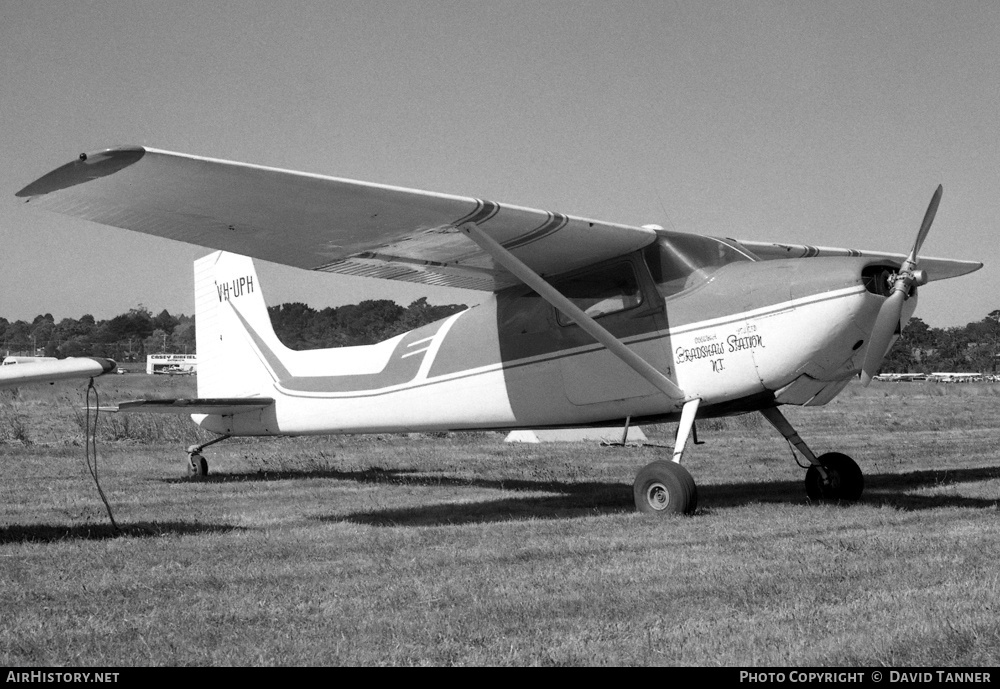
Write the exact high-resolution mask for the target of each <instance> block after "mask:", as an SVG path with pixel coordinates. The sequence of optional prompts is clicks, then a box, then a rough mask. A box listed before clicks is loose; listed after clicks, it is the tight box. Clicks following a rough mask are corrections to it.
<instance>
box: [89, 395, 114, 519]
mask: <svg viewBox="0 0 1000 689" xmlns="http://www.w3.org/2000/svg"><path fill="white" fill-rule="evenodd" d="M91 391H93V392H94V425H93V432H91V425H90V392H91ZM100 409H101V398H100V396H99V395H98V394H97V388H95V387H94V379H93V378H91V379H90V383H89V384H88V385H87V430H86V436H85V443H84V444H85V448H86V450H85V452H84V454H85V456H86V458H87V470H88V471H89V472H90V475H91V476H93V477H94V485H95V486H97V493H98V494H99V495H100V496H101V501H103V502H104V507H105V509H107V511H108V518H109V519H110V520H111V526H113V527H115V531H117V532H118V533H121V528H120V527H119V526H118V522H116V521H115V515H114V514H113V513H112V512H111V504H110V503H109V502H108V499H107V498H106V497H105V495H104V491H103V490H102V489H101V482H100V480H98V478H97V418H98V415H99V414H100ZM91 449H93V451H94V461H93V463H91V461H90V451H91Z"/></svg>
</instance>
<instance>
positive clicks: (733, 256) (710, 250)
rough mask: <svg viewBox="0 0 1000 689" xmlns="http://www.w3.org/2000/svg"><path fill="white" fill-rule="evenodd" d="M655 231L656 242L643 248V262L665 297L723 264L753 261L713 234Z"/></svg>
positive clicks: (691, 283)
mask: <svg viewBox="0 0 1000 689" xmlns="http://www.w3.org/2000/svg"><path fill="white" fill-rule="evenodd" d="M658 234H659V235H660V237H659V238H658V239H657V240H656V243H655V244H653V245H651V246H650V247H649V248H648V249H647V250H646V262H647V263H648V264H649V271H650V273H652V275H653V280H654V281H655V282H656V288H657V289H658V290H659V291H660V294H661V295H663V297H664V298H666V297H670V296H673V295H675V294H677V293H678V292H682V291H684V290H686V289H688V288H689V287H693V286H694V285H696V284H698V283H700V282H703V281H704V280H706V279H708V277H709V276H710V275H712V273H714V272H715V271H717V270H718V269H719V268H721V267H722V266H724V265H727V264H729V263H735V262H736V261H752V260H753V259H752V258H751V257H750V255H749V254H748V253H744V252H743V251H740V250H739V249H736V248H734V247H732V246H730V245H729V244H727V243H725V242H723V241H722V240H720V239H716V238H715V237H705V236H703V235H697V234H681V233H679V232H667V233H658Z"/></svg>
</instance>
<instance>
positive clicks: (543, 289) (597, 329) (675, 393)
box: [458, 222, 686, 401]
mask: <svg viewBox="0 0 1000 689" xmlns="http://www.w3.org/2000/svg"><path fill="white" fill-rule="evenodd" d="M458 229H459V230H461V231H462V232H464V233H465V234H466V235H468V237H469V239H471V240H472V241H474V242H475V243H476V244H478V245H479V248H481V249H482V250H483V251H485V252H486V253H487V254H489V255H490V256H492V257H493V259H494V260H495V261H496V262H497V263H499V264H500V265H502V266H503V267H504V268H506V269H507V270H509V271H510V272H511V274H513V275H515V276H516V277H517V278H518V279H519V280H521V281H522V282H523V283H524V284H526V285H527V286H528V287H530V288H531V289H533V290H535V291H536V292H537V293H538V294H539V296H541V297H542V299H544V300H545V301H547V302H549V303H550V304H552V306H554V307H555V308H557V309H559V311H561V312H562V313H564V314H565V315H566V317H567V318H569V319H571V320H572V321H573V322H574V323H576V324H577V325H579V326H580V328H582V329H583V331H584V332H586V333H587V334H588V335H590V336H591V337H593V338H594V339H595V340H597V341H598V342H600V343H601V344H602V345H604V346H605V347H607V348H608V351H609V352H611V353H612V354H614V355H615V356H617V357H618V358H619V359H621V360H622V361H623V362H625V363H626V364H627V365H628V366H629V367H631V368H632V370H634V371H635V372H636V373H638V374H639V375H640V376H642V377H643V378H645V379H646V380H648V381H649V382H650V383H651V384H652V385H653V386H654V387H655V388H656V389H657V390H659V391H660V392H662V393H663V394H664V395H666V396H667V397H669V398H670V399H672V400H676V401H681V400H683V399H685V398H686V395H685V394H684V391H683V390H681V389H680V388H679V387H677V385H675V384H674V382H673V381H672V380H670V379H669V378H667V377H666V376H665V375H663V374H662V373H660V372H659V371H658V370H657V369H656V368H655V367H654V366H653V365H652V364H650V363H649V362H648V361H646V360H645V359H643V358H642V357H641V356H639V355H638V354H636V353H635V352H633V351H632V350H631V349H629V348H628V347H626V346H625V343H623V342H622V341H621V340H619V339H618V338H617V337H615V336H614V335H612V334H611V333H610V332H608V331H607V329H605V328H604V327H602V326H601V325H600V324H599V323H598V322H597V321H595V320H594V319H593V318H591V317H590V316H588V315H587V314H585V313H584V312H583V310H582V309H580V308H579V307H578V306H577V305H576V304H574V303H573V302H571V301H570V300H569V299H567V298H566V297H564V296H563V295H562V294H560V293H559V290H557V289H556V288H555V287H553V286H552V285H550V284H549V283H548V282H546V281H545V279H544V278H542V276H540V275H539V274H538V273H536V272H535V271H533V270H532V269H531V268H529V267H528V266H526V265H525V264H524V263H523V262H522V261H520V260H519V259H518V258H517V257H516V256H514V255H513V254H512V253H510V252H509V251H507V249H505V248H503V247H502V246H501V245H500V244H499V243H498V242H497V241H496V240H495V239H493V238H492V237H490V236H489V235H487V234H486V233H485V232H483V231H482V230H481V229H480V228H479V226H478V225H476V224H475V223H471V222H468V223H465V224H463V225H461V226H459V228H458Z"/></svg>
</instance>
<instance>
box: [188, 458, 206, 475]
mask: <svg viewBox="0 0 1000 689" xmlns="http://www.w3.org/2000/svg"><path fill="white" fill-rule="evenodd" d="M187 475H188V478H202V477H205V476H208V460H206V459H205V458H204V457H202V456H201V455H199V454H192V455H191V456H190V457H189V458H188V466H187Z"/></svg>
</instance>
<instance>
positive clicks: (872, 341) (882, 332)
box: [861, 290, 906, 387]
mask: <svg viewBox="0 0 1000 689" xmlns="http://www.w3.org/2000/svg"><path fill="white" fill-rule="evenodd" d="M904 301H906V293H905V292H902V291H898V290H897V291H894V292H893V293H892V294H890V295H889V298H888V299H886V300H885V301H884V302H883V303H882V308H880V309H879V310H878V317H877V318H876V319H875V327H874V328H872V335H871V338H869V340H868V351H867V352H865V363H864V364H863V365H862V366H861V384H862V385H864V386H865V387H868V384H869V383H870V382H872V378H873V377H874V376H875V374H876V373H878V367H879V366H881V365H882V359H883V358H885V353H886V350H888V349H889V342H891V341H892V336H893V335H895V334H896V328H898V327H899V317H900V316H901V315H902V313H903V302H904Z"/></svg>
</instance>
